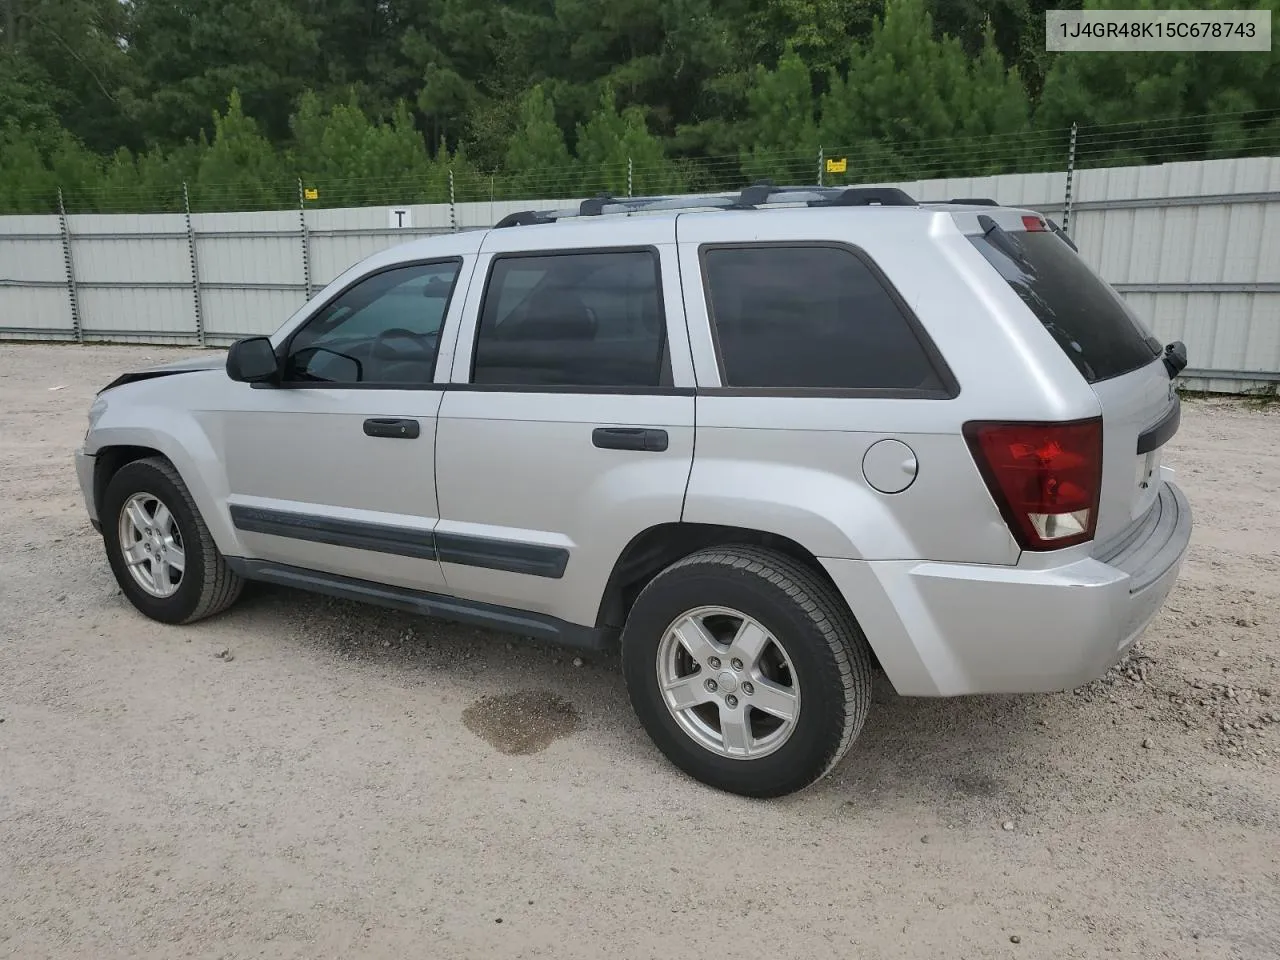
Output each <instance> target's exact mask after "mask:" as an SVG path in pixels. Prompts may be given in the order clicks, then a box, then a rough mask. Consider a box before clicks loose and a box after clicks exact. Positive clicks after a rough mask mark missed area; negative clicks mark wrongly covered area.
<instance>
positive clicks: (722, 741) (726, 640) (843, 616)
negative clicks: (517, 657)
mask: <svg viewBox="0 0 1280 960" xmlns="http://www.w3.org/2000/svg"><path fill="white" fill-rule="evenodd" d="M622 661H623V671H624V673H625V675H626V682H627V690H628V693H629V695H630V697H631V703H632V706H633V707H634V708H635V711H636V714H637V716H638V717H639V718H640V722H641V723H642V724H643V725H644V727H645V730H646V731H647V732H648V733H649V736H650V737H651V738H652V739H653V741H654V743H655V744H656V745H657V746H658V748H659V749H660V750H662V752H663V753H664V754H665V755H666V756H667V758H668V759H670V760H671V762H672V763H674V764H675V765H676V766H678V767H680V768H681V769H682V770H684V771H685V772H686V773H688V774H690V775H691V776H693V777H695V778H697V779H698V780H701V781H702V782H703V783H706V784H709V785H711V786H714V787H717V788H719V789H722V790H727V791H730V792H733V793H739V794H744V795H747V796H754V797H772V796H781V795H783V794H787V793H791V792H793V791H795V790H799V789H801V788H802V787H805V786H807V785H809V784H810V783H813V782H814V781H815V780H817V779H819V778H820V777H822V776H823V775H825V774H826V773H827V772H828V771H829V770H830V769H831V768H832V767H833V766H835V764H836V763H837V762H838V761H839V760H840V758H841V757H842V756H844V754H845V752H846V751H847V750H848V748H849V746H850V745H851V744H852V743H853V740H854V738H855V737H856V736H857V734H858V732H859V730H860V729H861V727H862V724H863V721H864V720H865V719H866V714H867V709H868V707H869V705H870V701H871V665H870V657H869V652H868V649H867V645H866V641H865V639H864V638H863V636H862V634H861V631H860V630H859V629H858V626H857V624H856V623H855V622H854V619H853V616H852V615H851V614H850V613H849V610H848V608H847V607H846V606H845V604H844V603H843V601H842V600H841V599H840V597H839V596H838V595H837V594H836V592H835V590H834V588H833V587H832V586H831V585H830V584H829V583H828V582H827V581H826V580H825V579H823V578H822V577H821V576H820V575H818V574H817V573H816V572H815V571H813V570H811V569H809V568H808V567H806V566H804V565H803V564H801V563H798V562H797V561H795V560H793V559H792V558H790V557H788V556H786V555H784V554H780V553H776V552H774V551H770V550H765V549H761V548H756V547H749V546H741V547H738V546H733V547H724V548H713V549H709V550H703V551H700V552H698V553H695V554H693V555H692V556H689V557H686V558H685V559H683V560H680V561H678V562H677V563H674V564H672V565H671V566H670V567H668V568H667V569H666V570H664V571H663V572H662V573H660V574H659V575H658V576H657V577H655V578H654V579H653V581H652V582H650V584H649V585H648V586H647V587H646V588H645V589H644V591H643V592H642V593H641V594H640V596H639V598H638V599H637V600H636V603H635V606H634V607H633V608H632V610H631V614H630V616H629V617H628V619H627V625H626V628H625V629H624V631H623V636H622Z"/></svg>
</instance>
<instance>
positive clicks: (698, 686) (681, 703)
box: [663, 673, 715, 710]
mask: <svg viewBox="0 0 1280 960" xmlns="http://www.w3.org/2000/svg"><path fill="white" fill-rule="evenodd" d="M663 691H664V693H665V694H666V697H667V703H669V704H671V706H672V707H673V708H674V709H676V710H688V709H689V708H690V707H696V706H697V705H698V704H700V703H706V702H707V701H709V700H713V699H715V695H714V694H712V693H710V692H708V691H707V688H706V687H705V686H703V679H702V674H700V673H695V674H691V675H690V676H687V677H680V678H679V679H678V680H673V681H671V682H670V683H668V684H667V685H666V686H665V687H663Z"/></svg>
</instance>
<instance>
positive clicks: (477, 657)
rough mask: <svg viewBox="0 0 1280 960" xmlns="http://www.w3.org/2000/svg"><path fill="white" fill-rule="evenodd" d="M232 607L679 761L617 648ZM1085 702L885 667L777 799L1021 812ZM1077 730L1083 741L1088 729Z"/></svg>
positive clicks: (333, 608) (417, 621)
mask: <svg viewBox="0 0 1280 960" xmlns="http://www.w3.org/2000/svg"><path fill="white" fill-rule="evenodd" d="M229 616H230V617H233V618H237V619H238V618H241V617H244V618H252V619H255V620H262V619H266V620H268V621H270V622H271V625H270V626H266V625H265V624H264V625H262V626H265V629H266V630H267V631H268V632H270V633H272V634H276V635H279V636H280V637H281V639H284V638H286V637H287V638H290V639H291V641H292V643H294V644H298V645H300V646H301V647H302V648H304V649H308V650H311V651H313V652H316V653H320V654H322V655H326V656H333V657H337V658H339V659H341V660H343V661H347V662H350V664H351V668H352V669H364V668H369V667H376V668H378V669H380V670H383V671H391V673H392V675H394V676H396V677H398V678H400V679H409V678H412V682H414V683H418V682H424V680H425V678H424V677H423V676H422V675H430V676H431V677H437V678H447V679H449V680H451V681H455V682H461V683H462V684H463V685H464V686H472V687H473V688H474V689H475V690H476V693H477V698H480V697H481V696H483V695H492V694H493V693H494V692H501V693H504V694H507V695H515V694H518V693H520V692H522V691H545V692H546V694H547V695H548V696H554V697H556V698H564V699H566V700H568V701H571V702H572V703H573V705H574V707H575V710H576V712H577V714H578V716H579V718H580V721H581V723H580V725H579V729H581V730H582V731H583V732H586V733H588V734H589V735H593V736H604V737H607V738H609V739H614V740H618V741H625V743H620V744H619V746H620V748H622V749H626V750H628V751H632V750H635V749H637V748H644V747H646V746H648V747H649V749H648V750H647V751H646V752H647V753H648V761H649V762H651V763H652V764H653V765H654V768H655V770H658V769H661V768H667V769H669V767H668V765H667V764H666V761H665V760H664V758H663V757H662V756H661V755H660V754H659V753H658V752H657V750H656V749H655V748H652V745H651V744H649V741H648V739H647V737H646V736H645V734H644V733H643V731H642V730H641V728H640V726H639V723H638V722H637V721H636V719H635V717H634V715H633V714H632V712H631V709H630V706H629V703H628V700H627V697H626V693H625V689H624V685H623V681H622V675H621V668H620V664H619V661H618V657H617V656H616V655H615V654H601V653H591V652H581V651H575V650H572V649H569V648H565V647H560V646H556V645H553V644H548V643H543V642H539V641H535V640H532V639H528V638H521V637H517V636H514V635H510V634H504V633H498V632H495V631H491V630H487V629H483V628H478V627H470V626H466V625H459V624H454V623H450V622H447V621H442V620H436V619H432V618H428V617H421V616H416V615H413V614H407V613H401V612H399V611H394V610H387V609H384V608H381V607H376V606H371V605H367V604H360V603H355V602H351V601H346V600H336V599H332V598H328V597H321V596H317V595H315V594H310V593H306V592H303V591H298V590H292V589H289V588H284V587H276V586H269V585H264V584H251V585H249V586H248V587H247V588H246V593H245V596H244V597H243V599H242V600H241V602H240V603H239V604H237V606H236V607H235V609H234V610H233V611H232V612H231V613H230V614H229ZM255 632H260V631H258V630H255ZM1075 704H1076V698H1074V697H1072V696H1071V695H1070V694H1050V695H1029V696H968V697H948V698H924V697H901V696H898V695H897V694H896V693H895V692H894V690H893V688H892V685H891V684H890V683H889V681H888V679H887V678H886V677H885V676H884V674H883V673H881V672H879V671H877V672H876V679H875V685H874V691H873V703H872V706H871V709H870V711H869V713H868V717H867V721H866V723H865V725H864V727H863V729H862V732H861V734H860V736H859V737H858V739H857V740H856V742H855V743H854V745H853V746H852V748H851V749H850V751H849V753H848V754H847V755H846V756H845V758H844V760H843V761H842V762H841V763H840V764H838V765H837V767H836V768H835V769H834V770H833V771H832V773H831V774H830V775H829V776H828V777H827V778H826V779H824V780H823V781H820V782H819V783H818V784H816V785H815V786H814V787H812V788H810V789H809V790H805V791H802V792H801V793H799V794H795V795H793V796H792V797H790V798H784V799H783V800H780V801H777V802H779V803H782V804H789V803H804V804H809V803H813V802H815V801H817V802H819V803H825V804H835V805H837V806H840V805H843V806H845V807H849V808H853V809H856V810H859V811H865V810H871V809H874V808H876V807H877V806H881V805H887V804H894V805H901V804H903V803H906V802H921V801H922V800H923V801H925V802H927V803H928V804H930V805H931V806H932V807H933V808H934V811H935V813H936V815H938V816H939V817H941V818H942V819H943V820H945V821H950V822H961V821H970V820H974V819H981V818H987V819H990V818H992V817H1004V816H1012V815H1015V814H1016V813H1018V812H1022V813H1025V812H1027V808H1028V807H1029V806H1030V805H1031V804H1033V803H1035V802H1036V798H1037V797H1043V793H1044V784H1043V783H1040V784H1039V786H1037V787H1035V788H1028V784H1029V783H1036V782H1038V781H1043V780H1044V778H1045V777H1046V775H1048V768H1049V767H1050V766H1052V765H1051V764H1050V763H1049V762H1048V759H1047V758H1048V756H1049V755H1050V754H1051V753H1054V752H1056V751H1057V749H1058V746H1059V743H1058V737H1059V736H1060V735H1061V731H1059V734H1058V735H1055V734H1054V732H1053V730H1052V729H1051V727H1053V726H1055V725H1056V726H1062V725H1064V724H1065V723H1067V722H1068V718H1069V722H1071V723H1079V722H1080V718H1079V716H1078V714H1079V710H1078V709H1076V708H1075ZM1064 711H1065V713H1066V714H1067V718H1064ZM1071 736H1072V738H1073V739H1074V740H1076V741H1077V742H1078V740H1079V738H1080V737H1087V736H1088V733H1087V730H1083V729H1081V730H1073V731H1072V733H1071ZM1051 779H1052V777H1051Z"/></svg>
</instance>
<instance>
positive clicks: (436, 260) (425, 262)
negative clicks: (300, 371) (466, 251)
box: [253, 255, 466, 390]
mask: <svg viewBox="0 0 1280 960" xmlns="http://www.w3.org/2000/svg"><path fill="white" fill-rule="evenodd" d="M447 263H453V264H457V267H458V270H457V272H456V273H455V274H454V277H453V286H452V287H451V288H450V289H449V296H448V297H446V298H445V302H444V313H443V314H441V317H440V337H439V338H438V339H437V341H436V355H435V358H434V359H433V360H432V362H431V377H432V381H433V382H432V383H403V384H391V383H359V382H357V383H342V382H339V381H330V382H325V383H312V382H310V381H294V380H284V379H283V372H284V365H285V362H286V361H287V360H288V358H289V351H290V350H291V349H292V348H293V341H294V338H295V337H297V336H298V334H300V333H301V332H302V331H303V330H305V329H307V327H309V326H310V325H311V324H312V323H313V322H315V320H316V318H317V317H319V316H320V314H322V313H323V312H324V311H325V310H328V309H329V307H331V306H333V304H335V303H336V302H337V301H339V300H341V299H342V298H343V297H345V296H346V295H347V294H348V293H350V292H351V291H352V290H354V289H355V288H356V287H358V286H359V285H360V284H362V283H364V282H365V281H366V280H372V279H373V278H374V277H377V276H381V275H382V274H384V273H390V272H391V271H392V270H403V269H404V268H405V267H434V266H441V265H443V264H447ZM465 266H466V258H465V257H463V256H459V255H454V256H450V257H427V258H425V259H416V260H401V261H399V262H398V263H389V264H386V265H385V266H382V267H378V269H376V270H370V271H369V272H368V273H362V274H361V275H360V276H358V277H356V278H355V279H354V280H352V281H351V282H350V283H348V284H346V285H345V286H344V287H342V288H341V289H340V290H338V291H336V292H335V293H334V294H333V296H331V297H329V298H328V299H326V300H325V301H324V302H323V303H321V304H320V305H319V306H317V307H316V308H315V309H314V310H312V311H311V313H310V315H309V316H308V317H307V319H306V320H304V321H303V322H302V323H300V324H298V326H296V327H295V328H294V329H293V330H291V331H289V335H288V336H287V337H285V338H284V340H283V341H282V342H281V343H280V348H279V349H278V350H277V351H276V357H277V358H278V360H279V363H280V370H281V374H282V379H281V380H280V382H279V383H276V384H263V383H255V384H253V386H255V387H272V388H274V389H277V390H440V389H442V388H443V387H445V386H446V384H443V383H437V382H434V381H435V378H436V377H437V376H438V375H439V372H440V345H441V343H442V342H443V337H444V330H445V327H446V326H447V325H448V323H449V309H450V308H451V307H452V306H453V300H454V297H455V296H456V295H457V293H458V281H459V280H461V279H462V271H463V269H464V268H465Z"/></svg>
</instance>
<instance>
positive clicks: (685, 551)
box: [596, 521, 852, 629]
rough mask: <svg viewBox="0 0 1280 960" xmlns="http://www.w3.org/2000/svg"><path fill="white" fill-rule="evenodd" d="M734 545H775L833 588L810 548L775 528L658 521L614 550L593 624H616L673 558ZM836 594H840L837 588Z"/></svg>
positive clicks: (771, 547)
mask: <svg viewBox="0 0 1280 960" xmlns="http://www.w3.org/2000/svg"><path fill="white" fill-rule="evenodd" d="M734 545H741V546H755V547H766V548H768V549H772V550H776V551H778V552H779V553H782V554H784V555H786V556H789V557H791V558H792V559H794V560H796V561H797V562H799V563H802V564H804V566H805V567H807V568H809V569H811V570H812V571H813V572H814V573H815V574H816V575H817V576H819V577H821V578H822V579H823V580H824V581H826V582H827V583H829V584H830V585H831V586H832V587H833V588H835V587H836V584H835V582H834V581H833V580H832V579H831V576H830V574H828V573H827V571H826V569H825V568H824V567H823V566H822V564H821V563H819V562H818V559H817V557H816V556H815V555H814V554H813V552H812V551H810V550H809V549H807V548H806V547H805V546H804V545H802V544H800V543H798V542H796V541H795V540H792V539H790V538H789V537H784V536H782V535H781V534H777V533H770V532H768V531H765V530H757V529H753V528H751V527H734V526H725V525H722V524H715V523H687V522H682V521H681V522H672V523H660V524H657V525H655V526H652V527H649V528H648V529H646V530H642V531H641V532H640V533H638V534H636V535H635V536H634V537H632V538H631V540H630V542H629V543H628V544H627V545H626V547H624V548H623V550H622V552H621V553H620V554H619V555H618V558H617V560H616V561H615V562H614V565H613V570H612V571H610V574H609V579H608V580H607V581H606V582H605V588H604V594H603V596H602V597H601V599H600V608H599V613H598V614H597V617H596V626H598V627H604V628H612V629H621V628H622V626H623V625H624V624H625V623H626V619H627V614H628V613H629V612H630V610H631V607H632V605H633V604H634V603H635V600H636V597H638V596H639V595H640V591H641V590H643V589H644V587H645V585H646V584H648V583H649V581H650V580H652V579H653V578H654V577H655V576H657V575H658V574H659V573H661V572H662V571H663V570H665V569H666V568H667V567H669V566H670V565H671V564H673V563H675V562H676V561H678V560H682V559H684V558H685V557H687V556H689V555H690V554H693V553H696V552H697V551H699V550H703V549H706V548H708V547H730V546H734ZM836 595H837V596H840V593H839V590H838V589H837V590H836ZM851 612H852V611H851Z"/></svg>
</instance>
